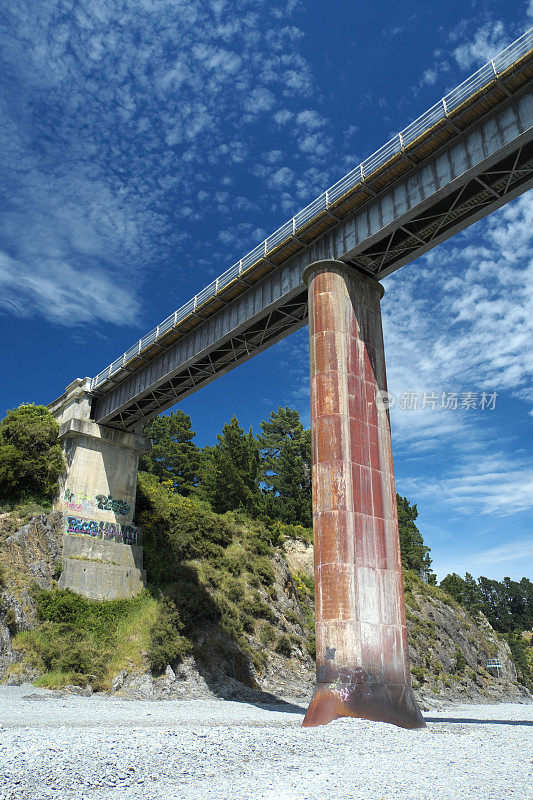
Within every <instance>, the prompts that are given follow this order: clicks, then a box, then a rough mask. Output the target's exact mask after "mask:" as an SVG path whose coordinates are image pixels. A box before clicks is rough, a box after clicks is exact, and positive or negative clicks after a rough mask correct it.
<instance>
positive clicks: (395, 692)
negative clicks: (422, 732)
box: [302, 683, 426, 728]
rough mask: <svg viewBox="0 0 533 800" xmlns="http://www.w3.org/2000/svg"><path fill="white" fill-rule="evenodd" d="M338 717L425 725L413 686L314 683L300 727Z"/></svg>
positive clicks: (403, 726) (419, 726)
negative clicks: (311, 696)
mask: <svg viewBox="0 0 533 800" xmlns="http://www.w3.org/2000/svg"><path fill="white" fill-rule="evenodd" d="M340 717H357V718H359V719H368V720H372V721H373V722H390V723H391V724H392V725H398V727H400V728H425V727H426V723H425V722H424V718H423V717H422V714H421V712H420V709H419V707H418V704H417V702H416V699H415V696H414V693H413V690H412V688H411V687H410V686H405V685H404V684H398V683H389V684H386V683H376V684H374V685H370V686H368V685H366V686H361V685H355V684H346V683H319V684H317V686H316V689H315V693H314V695H313V699H312V700H311V702H310V703H309V708H308V709H307V713H306V715H305V718H304V721H303V723H302V727H304V728H313V727H316V726H318V725H327V723H328V722H332V720H334V719H339V718H340Z"/></svg>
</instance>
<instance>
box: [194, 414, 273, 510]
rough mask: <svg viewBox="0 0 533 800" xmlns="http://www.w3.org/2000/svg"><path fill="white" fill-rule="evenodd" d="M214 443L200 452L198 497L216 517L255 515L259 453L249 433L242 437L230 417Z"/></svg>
mask: <svg viewBox="0 0 533 800" xmlns="http://www.w3.org/2000/svg"><path fill="white" fill-rule="evenodd" d="M217 439H218V442H217V444H216V445H215V446H214V447H206V448H205V450H204V466H203V478H202V487H201V494H202V495H203V496H204V497H205V499H206V500H209V502H210V503H211V505H212V507H213V509H214V510H215V511H217V512H219V513H223V512H225V511H233V510H241V511H247V512H248V513H250V514H252V515H253V514H258V513H259V511H260V508H261V494H260V491H259V468H260V465H259V450H258V447H257V442H256V440H255V437H254V435H253V433H252V429H251V428H250V430H249V432H248V433H244V430H243V429H242V428H241V426H240V425H239V421H238V420H237V417H235V416H233V417H232V418H231V421H230V422H229V423H228V424H227V425H224V428H223V430H222V433H221V434H220V433H219V434H217Z"/></svg>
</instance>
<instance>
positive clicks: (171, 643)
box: [148, 598, 192, 674]
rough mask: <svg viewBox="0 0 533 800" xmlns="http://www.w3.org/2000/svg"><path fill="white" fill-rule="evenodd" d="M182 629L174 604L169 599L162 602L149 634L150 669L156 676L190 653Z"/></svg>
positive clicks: (189, 644) (182, 625) (189, 647)
mask: <svg viewBox="0 0 533 800" xmlns="http://www.w3.org/2000/svg"><path fill="white" fill-rule="evenodd" d="M184 627H185V626H184V624H183V622H182V620H181V617H180V614H179V612H178V610H177V608H176V605H175V603H174V602H173V601H172V600H170V599H169V598H165V599H164V600H162V601H161V603H160V605H159V612H158V616H157V619H156V622H155V624H154V626H153V628H152V630H151V632H150V649H149V651H148V661H149V663H150V669H151V670H152V671H153V672H155V673H156V674H160V673H161V672H163V670H164V669H165V667H166V666H167V664H176V663H177V662H179V661H181V659H182V658H183V657H184V656H185V655H187V654H188V653H190V652H191V649H192V647H191V643H190V642H189V641H188V640H187V639H186V638H185V637H184V636H182V635H181V632H182V631H183V630H184Z"/></svg>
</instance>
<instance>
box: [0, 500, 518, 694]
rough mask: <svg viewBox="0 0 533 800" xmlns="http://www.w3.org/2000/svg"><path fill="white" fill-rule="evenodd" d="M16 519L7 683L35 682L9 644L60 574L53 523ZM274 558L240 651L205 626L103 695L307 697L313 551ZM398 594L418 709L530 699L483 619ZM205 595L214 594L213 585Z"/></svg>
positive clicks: (439, 598) (5, 573) (3, 613)
mask: <svg viewBox="0 0 533 800" xmlns="http://www.w3.org/2000/svg"><path fill="white" fill-rule="evenodd" d="M20 522H24V520H17V518H16V517H14V516H13V515H1V516H0V570H1V572H0V575H1V587H0V680H4V681H6V680H7V681H9V682H11V683H18V682H21V681H22V680H28V679H34V678H35V677H36V676H37V675H38V671H37V670H35V669H32V668H31V667H30V666H28V661H27V659H26V660H25V659H24V653H23V652H22V653H21V651H20V648H17V647H16V646H15V648H13V647H12V640H13V637H14V636H16V633H17V631H21V630H25V629H32V628H35V626H37V625H38V624H39V621H38V619H37V617H36V613H35V603H34V601H33V600H32V596H31V593H30V587H31V585H32V584H34V583H36V584H37V585H38V586H39V587H41V588H43V589H49V588H52V587H54V586H56V585H57V579H58V578H59V575H60V570H61V562H60V559H61V536H60V516H59V515H58V514H54V513H52V514H40V515H37V516H35V517H33V518H32V519H31V520H30V521H29V522H26V523H25V524H21V525H20V527H18V523H20ZM234 546H235V545H232V547H234ZM273 553H274V556H273V558H272V559H271V561H270V564H271V567H272V569H273V576H274V580H273V582H271V583H270V584H269V585H268V586H265V585H261V584H260V583H259V582H258V583H256V584H255V585H254V586H253V587H250V591H251V592H252V593H253V597H254V601H253V605H250V601H248V607H247V608H248V611H249V613H248V615H247V617H246V619H247V620H248V622H246V621H245V625H244V633H243V636H241V638H240V640H239V642H240V643H239V644H237V643H236V641H235V639H234V638H233V637H232V636H231V633H228V631H227V630H223V629H221V627H220V626H218V625H216V624H210V623H205V622H202V623H201V624H200V625H199V626H198V629H197V630H196V631H195V632H194V648H193V651H192V654H191V655H189V656H187V657H186V658H183V659H181V660H178V661H177V662H176V663H172V664H169V665H168V666H167V668H166V670H164V672H163V674H162V675H161V676H159V677H154V676H152V675H151V674H150V671H149V669H148V660H147V658H146V657H145V656H142V653H141V656H142V658H141V659H140V661H138V662H137V663H135V664H133V663H132V662H131V661H128V660H127V659H125V660H124V663H123V664H122V665H120V664H119V665H118V666H119V669H117V670H116V672H115V674H114V675H113V676H112V678H110V680H109V685H108V686H107V690H108V691H113V692H116V693H118V694H121V695H123V696H129V697H152V698H173V697H174V698H179V697H201V696H206V695H208V694H215V695H216V696H219V697H227V698H231V697H243V698H245V697H250V698H252V697H255V698H256V699H257V697H259V696H260V695H258V694H257V693H258V692H262V693H263V697H266V696H267V694H273V695H276V696H278V697H286V698H289V697H292V698H296V697H301V698H302V699H303V698H306V697H308V696H309V695H310V693H311V692H312V688H313V684H314V662H313V653H314V631H313V548H312V545H310V544H309V543H307V542H304V541H299V540H295V539H287V540H286V541H285V542H284V543H283V545H280V546H278V547H276V548H275V549H274V550H273ZM199 566H200V568H201V564H200V565H199ZM230 588H231V586H230ZM405 589H406V593H405V597H406V608H407V625H408V632H409V645H410V656H411V665H412V677H413V685H414V687H415V689H416V691H417V693H418V695H419V697H420V699H421V701H422V703H423V704H425V703H426V702H427V701H433V702H435V701H439V700H451V699H461V700H463V701H464V700H465V699H471V700H478V701H479V700H484V701H485V702H486V701H487V700H491V701H497V700H503V699H506V700H509V699H513V700H518V699H521V698H524V697H526V696H527V695H526V693H525V691H524V690H523V689H522V687H520V686H519V685H518V684H517V682H516V671H515V668H514V665H513V663H512V661H511V657H510V651H509V647H508V645H507V643H506V642H505V641H504V640H503V638H502V637H500V636H499V635H497V634H496V633H495V631H494V630H493V629H492V628H491V627H490V625H489V624H488V622H487V620H486V619H485V618H484V617H482V616H481V615H477V616H476V617H475V618H474V617H471V616H470V615H469V614H468V613H467V612H466V611H465V610H464V609H462V608H461V607H459V606H458V605H457V604H455V603H454V601H453V600H452V599H451V598H449V597H448V596H447V595H446V594H445V593H444V592H443V591H442V590H440V589H438V588H437V587H433V586H428V585H427V584H425V583H424V582H423V581H422V580H420V578H418V577H417V576H416V575H413V574H411V573H407V574H406V576H405ZM211 591H212V593H213V595H215V594H216V592H217V589H216V587H214V588H213V589H212V590H211ZM236 602H237V601H236ZM254 609H255V610H254ZM243 637H244V638H243ZM243 641H244V642H245V646H244V647H243V644H242V643H243ZM15 644H16V642H15ZM126 650H127V648H126ZM490 664H498V665H499V667H491V666H489V665H490Z"/></svg>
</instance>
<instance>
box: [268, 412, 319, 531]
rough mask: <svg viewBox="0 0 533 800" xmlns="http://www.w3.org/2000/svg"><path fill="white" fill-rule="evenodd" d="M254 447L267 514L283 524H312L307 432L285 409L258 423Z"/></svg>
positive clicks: (309, 444)
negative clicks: (258, 434)
mask: <svg viewBox="0 0 533 800" xmlns="http://www.w3.org/2000/svg"><path fill="white" fill-rule="evenodd" d="M261 431H262V433H261V435H260V436H259V437H258V445H259V448H260V453H261V479H262V482H263V484H264V486H265V500H266V511H267V513H268V514H269V515H270V516H272V517H274V518H276V519H281V520H283V522H288V523H293V524H295V523H299V524H301V525H304V526H306V527H309V526H311V524H312V509H311V432H310V431H309V430H306V429H305V428H304V426H303V425H302V423H301V422H300V417H299V415H298V412H297V411H296V410H295V409H293V408H289V407H288V406H285V408H282V407H281V406H280V407H279V408H278V410H277V411H272V412H271V413H270V416H269V419H268V420H267V421H265V420H264V421H263V422H262V423H261Z"/></svg>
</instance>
